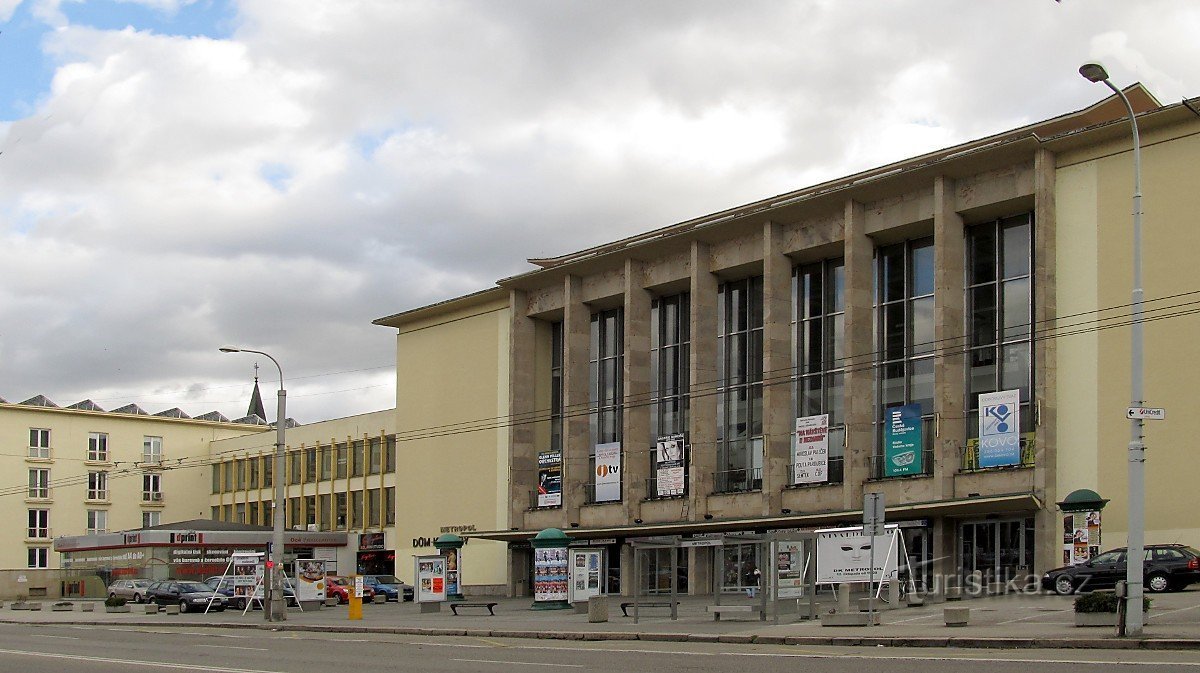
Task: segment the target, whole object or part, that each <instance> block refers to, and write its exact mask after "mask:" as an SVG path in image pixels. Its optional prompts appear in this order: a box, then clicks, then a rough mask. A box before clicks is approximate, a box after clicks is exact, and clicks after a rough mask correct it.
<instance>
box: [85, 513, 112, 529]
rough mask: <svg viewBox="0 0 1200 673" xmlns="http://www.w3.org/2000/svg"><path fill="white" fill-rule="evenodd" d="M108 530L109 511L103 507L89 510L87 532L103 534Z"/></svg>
mask: <svg viewBox="0 0 1200 673" xmlns="http://www.w3.org/2000/svg"><path fill="white" fill-rule="evenodd" d="M107 532H108V512H107V511H106V510H103V509H89V510H88V511H87V534H88V535H103V534H104V533H107Z"/></svg>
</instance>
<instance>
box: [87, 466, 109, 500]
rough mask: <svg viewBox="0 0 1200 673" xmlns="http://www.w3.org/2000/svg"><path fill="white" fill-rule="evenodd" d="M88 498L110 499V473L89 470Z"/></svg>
mask: <svg viewBox="0 0 1200 673" xmlns="http://www.w3.org/2000/svg"><path fill="white" fill-rule="evenodd" d="M87 499H88V500H108V473H107V472H88V491H87Z"/></svg>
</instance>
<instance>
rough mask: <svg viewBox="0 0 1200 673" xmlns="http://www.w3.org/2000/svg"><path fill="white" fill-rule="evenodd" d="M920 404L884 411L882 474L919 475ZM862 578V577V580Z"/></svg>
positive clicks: (921, 467)
mask: <svg viewBox="0 0 1200 673" xmlns="http://www.w3.org/2000/svg"><path fill="white" fill-rule="evenodd" d="M921 440H922V437H921V405H919V404H906V405H904V406H902V407H891V408H890V409H888V410H887V412H886V413H885V414H884V435H883V476H885V477H900V476H904V475H907V474H921V473H922V472H924V465H922V461H921V447H922V445H923V442H922V441H921ZM863 581H866V580H863Z"/></svg>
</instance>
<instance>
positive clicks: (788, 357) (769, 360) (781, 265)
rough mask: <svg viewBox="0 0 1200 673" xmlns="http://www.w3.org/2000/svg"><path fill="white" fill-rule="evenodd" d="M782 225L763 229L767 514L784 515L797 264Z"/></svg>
mask: <svg viewBox="0 0 1200 673" xmlns="http://www.w3.org/2000/svg"><path fill="white" fill-rule="evenodd" d="M782 230H783V228H782V226H780V225H778V224H775V223H771V222H767V223H766V224H764V225H763V239H762V243H763V484H762V491H763V499H762V506H763V511H762V514H763V515H764V516H768V515H771V514H777V513H778V512H779V508H780V507H781V505H780V500H781V498H782V491H781V490H780V489H781V488H782V487H783V485H784V484H785V483H787V466H788V463H789V462H790V458H791V441H790V440H791V434H790V429H791V428H792V427H794V420H793V419H794V418H795V415H794V414H793V412H792V387H791V385H790V384H789V382H788V374H789V371H790V369H791V367H792V354H791V345H792V340H791V336H790V334H789V330H790V328H791V317H792V310H791V305H792V291H791V279H792V261H791V260H790V259H789V258H788V257H787V255H784V254H782V253H781V252H780V250H782V249H783V241H782V239H783V231H782Z"/></svg>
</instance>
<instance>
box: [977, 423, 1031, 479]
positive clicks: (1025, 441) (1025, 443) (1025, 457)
mask: <svg viewBox="0 0 1200 673" xmlns="http://www.w3.org/2000/svg"><path fill="white" fill-rule="evenodd" d="M1034 438H1035V435H1034V433H1032V432H1028V433H1025V434H1023V435H1021V451H1020V455H1019V456H1018V460H1017V462H1015V463H1014V462H1006V463H1005V464H1003V465H980V464H979V439H978V438H975V439H968V440H967V443H966V444H964V445H963V446H960V447H959V449H958V451H959V462H958V471H959V472H979V471H982V470H996V469H1001V468H1006V467H1033V466H1034V463H1036V461H1037V447H1036V445H1035V442H1034Z"/></svg>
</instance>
